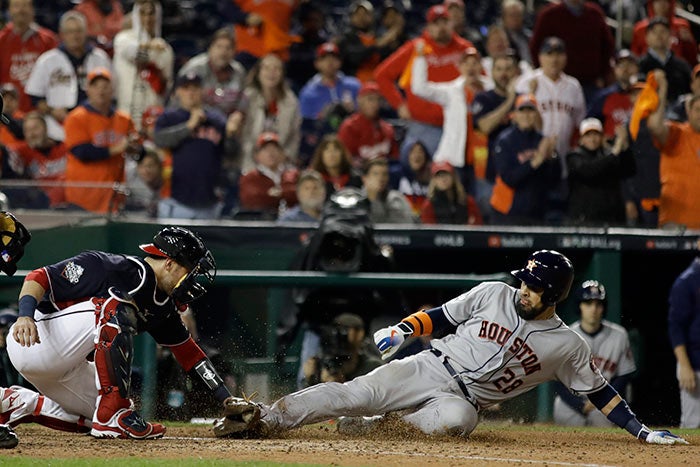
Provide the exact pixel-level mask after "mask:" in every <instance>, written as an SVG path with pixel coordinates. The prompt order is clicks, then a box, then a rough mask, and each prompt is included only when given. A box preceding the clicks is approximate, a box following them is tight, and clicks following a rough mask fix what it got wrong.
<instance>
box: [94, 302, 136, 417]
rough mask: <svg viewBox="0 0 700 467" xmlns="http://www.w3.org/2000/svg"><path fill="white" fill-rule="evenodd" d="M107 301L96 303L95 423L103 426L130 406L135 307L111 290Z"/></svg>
mask: <svg viewBox="0 0 700 467" xmlns="http://www.w3.org/2000/svg"><path fill="white" fill-rule="evenodd" d="M109 293H110V297H109V298H108V299H107V300H104V301H103V302H99V301H98V303H97V307H96V309H95V319H96V321H97V335H96V337H95V369H96V370H97V388H98V390H99V394H100V395H99V397H98V398H97V409H96V411H95V417H94V421H95V422H104V423H106V422H107V421H108V420H110V419H111V418H112V416H113V415H114V414H115V413H116V412H117V411H119V410H120V409H128V408H129V407H130V406H131V401H130V400H129V393H130V386H131V363H132V360H133V347H134V344H133V336H134V334H135V333H136V310H137V308H136V305H135V304H134V303H133V302H132V301H130V299H129V297H127V296H125V295H123V294H121V293H120V292H119V291H118V290H116V289H114V288H110V289H109Z"/></svg>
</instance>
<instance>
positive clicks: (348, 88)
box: [299, 42, 361, 163]
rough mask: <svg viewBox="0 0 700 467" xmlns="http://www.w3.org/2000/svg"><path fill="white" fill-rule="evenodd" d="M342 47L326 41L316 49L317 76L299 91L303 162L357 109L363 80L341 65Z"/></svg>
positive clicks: (315, 64)
mask: <svg viewBox="0 0 700 467" xmlns="http://www.w3.org/2000/svg"><path fill="white" fill-rule="evenodd" d="M341 64H342V58H341V56H340V49H339V48H338V46H337V45H336V44H334V43H333V42H326V43H324V44H322V45H320V46H319V47H318V49H317V50H316V61H315V62H314V66H315V67H316V70H317V71H318V73H316V74H315V75H314V77H313V78H311V80H309V82H308V83H306V84H305V85H304V87H303V88H302V89H301V91H300V92H299V105H300V106H301V116H302V118H303V122H302V143H301V149H300V152H301V157H302V162H303V163H304V162H306V161H308V160H309V158H310V157H311V154H312V153H313V149H314V148H315V147H316V144H318V141H319V140H320V139H321V138H322V137H323V135H325V134H327V133H334V132H336V131H338V128H339V127H340V123H341V121H342V120H343V119H344V118H345V117H347V116H348V115H350V114H351V113H353V112H354V111H355V106H356V103H357V94H358V92H359V91H360V86H361V83H360V81H359V80H358V79H357V78H355V77H354V76H347V75H345V74H344V73H343V72H342V71H340V67H341Z"/></svg>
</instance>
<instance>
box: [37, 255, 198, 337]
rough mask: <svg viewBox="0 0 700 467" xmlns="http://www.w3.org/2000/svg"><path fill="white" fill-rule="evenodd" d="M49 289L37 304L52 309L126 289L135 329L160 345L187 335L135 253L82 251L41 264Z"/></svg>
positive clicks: (53, 310)
mask: <svg viewBox="0 0 700 467" xmlns="http://www.w3.org/2000/svg"><path fill="white" fill-rule="evenodd" d="M44 270H45V271H46V274H47V277H48V280H49V290H47V291H46V294H45V295H44V298H43V300H42V301H41V302H40V303H39V305H38V306H37V309H38V310H39V311H40V312H42V313H53V312H55V311H58V310H62V309H64V308H66V307H68V306H70V305H73V304H75V303H79V302H82V301H85V300H89V299H90V298H92V297H98V298H107V297H109V292H108V289H109V288H110V287H115V288H117V289H119V290H120V291H122V292H124V293H128V294H129V295H130V296H131V297H132V298H133V299H134V302H135V303H136V305H137V306H138V313H137V316H138V324H137V328H136V329H137V333H139V334H140V333H142V332H148V333H149V334H151V336H153V338H154V339H155V341H156V342H158V343H159V344H162V345H176V344H180V343H182V342H184V341H185V340H186V339H187V338H188V337H189V332H188V331H187V329H186V328H185V326H184V325H183V324H182V321H180V315H179V313H178V310H177V308H176V306H175V304H174V303H173V301H172V300H171V299H170V297H169V296H168V295H167V294H166V293H165V292H163V291H162V290H159V289H158V287H157V282H156V276H155V273H154V272H153V269H152V268H151V266H150V265H148V263H146V261H144V260H143V259H142V258H139V257H136V256H126V255H117V254H112V253H105V252H102V251H85V252H82V253H80V254H79V255H77V256H74V257H72V258H68V259H65V260H63V261H60V262H58V263H56V264H52V265H50V266H45V267H44Z"/></svg>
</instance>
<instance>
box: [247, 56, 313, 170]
mask: <svg viewBox="0 0 700 467" xmlns="http://www.w3.org/2000/svg"><path fill="white" fill-rule="evenodd" d="M243 94H244V97H245V99H246V101H247V102H248V109H247V111H246V113H245V121H244V124H243V129H242V130H241V135H240V140H241V146H242V150H243V158H242V161H241V170H242V171H243V172H246V171H248V170H251V169H252V168H253V167H254V166H255V162H254V161H253V153H254V152H255V144H256V142H257V139H258V136H260V135H261V134H262V133H264V132H266V131H271V132H273V133H276V134H277V135H278V136H279V140H280V144H281V145H282V147H283V148H284V153H285V154H286V156H287V158H288V159H289V161H290V162H291V163H293V164H296V163H297V160H298V156H299V142H300V141H301V111H300V109H299V100H298V99H297V96H296V95H294V92H292V90H291V89H290V88H289V86H288V85H287V82H286V80H285V75H284V63H283V62H282V60H280V58H279V57H278V56H276V55H265V56H264V57H263V58H261V59H260V60H258V62H257V63H256V64H255V65H254V66H253V68H252V69H251V71H250V74H249V77H248V84H247V86H246V88H245V90H244V91H243Z"/></svg>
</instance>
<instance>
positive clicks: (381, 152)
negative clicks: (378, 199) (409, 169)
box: [338, 82, 399, 168]
mask: <svg viewBox="0 0 700 467" xmlns="http://www.w3.org/2000/svg"><path fill="white" fill-rule="evenodd" d="M380 104H381V94H380V92H379V86H378V85H377V83H374V82H368V83H365V84H363V85H362V87H361V88H360V92H359V93H358V97H357V106H358V111H357V112H355V113H354V114H352V115H350V116H349V117H348V118H346V119H345V120H344V121H343V123H342V124H341V125H340V128H339V129H338V138H339V139H340V141H342V143H343V144H344V145H345V147H346V148H347V149H348V151H350V155H351V157H352V165H353V166H355V167H356V168H362V166H363V165H364V164H365V162H366V161H368V160H369V159H373V158H375V157H386V158H388V159H393V160H397V159H398V156H399V151H398V146H397V144H396V140H395V139H394V127H392V126H391V124H390V123H389V122H387V121H385V120H382V119H380V118H379V106H380Z"/></svg>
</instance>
